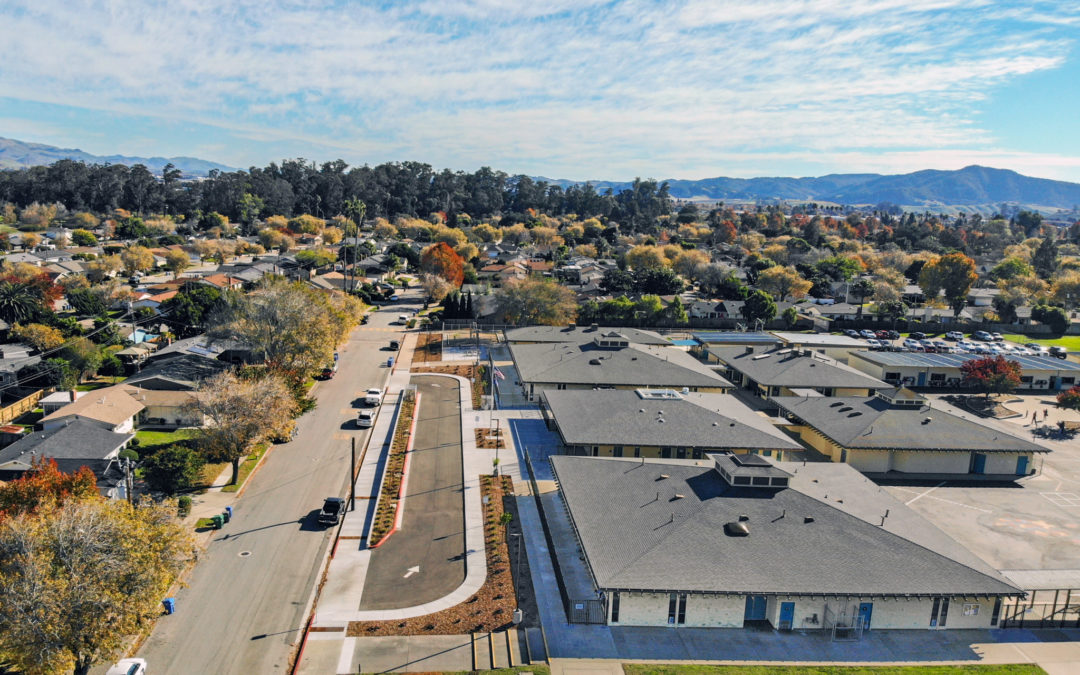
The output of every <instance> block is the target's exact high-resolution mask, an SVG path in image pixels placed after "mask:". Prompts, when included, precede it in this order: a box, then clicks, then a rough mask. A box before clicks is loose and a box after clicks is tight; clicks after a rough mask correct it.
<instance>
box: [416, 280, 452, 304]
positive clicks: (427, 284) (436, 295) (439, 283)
mask: <svg viewBox="0 0 1080 675" xmlns="http://www.w3.org/2000/svg"><path fill="white" fill-rule="evenodd" d="M420 285H421V287H423V289H424V292H425V293H426V294H427V297H428V298H429V299H430V300H431V301H433V302H442V299H443V298H445V297H446V296H447V294H448V293H450V292H451V291H453V290H454V287H453V286H452V285H451V284H450V282H449V281H447V280H446V279H443V278H442V277H440V276H438V275H435V274H421V275H420Z"/></svg>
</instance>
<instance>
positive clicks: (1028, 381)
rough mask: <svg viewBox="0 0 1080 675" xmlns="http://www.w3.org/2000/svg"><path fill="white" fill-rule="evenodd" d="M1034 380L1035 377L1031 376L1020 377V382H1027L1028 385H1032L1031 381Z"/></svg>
mask: <svg viewBox="0 0 1080 675" xmlns="http://www.w3.org/2000/svg"><path fill="white" fill-rule="evenodd" d="M1033 379H1034V378H1033V377H1032V376H1031V375H1021V376H1020V381H1021V382H1026V383H1027V384H1031V381H1032V380H1033Z"/></svg>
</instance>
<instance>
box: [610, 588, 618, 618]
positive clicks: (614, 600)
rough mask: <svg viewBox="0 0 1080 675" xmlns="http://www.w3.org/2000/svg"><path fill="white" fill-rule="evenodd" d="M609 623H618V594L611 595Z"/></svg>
mask: <svg viewBox="0 0 1080 675" xmlns="http://www.w3.org/2000/svg"><path fill="white" fill-rule="evenodd" d="M611 623H619V593H618V591H616V592H615V593H612V594H611Z"/></svg>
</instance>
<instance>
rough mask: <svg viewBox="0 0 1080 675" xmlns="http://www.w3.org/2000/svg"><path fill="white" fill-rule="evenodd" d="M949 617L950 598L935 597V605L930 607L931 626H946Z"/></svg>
mask: <svg viewBox="0 0 1080 675" xmlns="http://www.w3.org/2000/svg"><path fill="white" fill-rule="evenodd" d="M948 618H949V599H948V598H934V606H933V607H931V608H930V627H931V628H944V627H945V623H946V621H947V620H948Z"/></svg>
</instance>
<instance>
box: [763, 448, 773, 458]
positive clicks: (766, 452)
mask: <svg viewBox="0 0 1080 675" xmlns="http://www.w3.org/2000/svg"><path fill="white" fill-rule="evenodd" d="M761 456H762V457H772V450H762V451H761Z"/></svg>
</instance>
